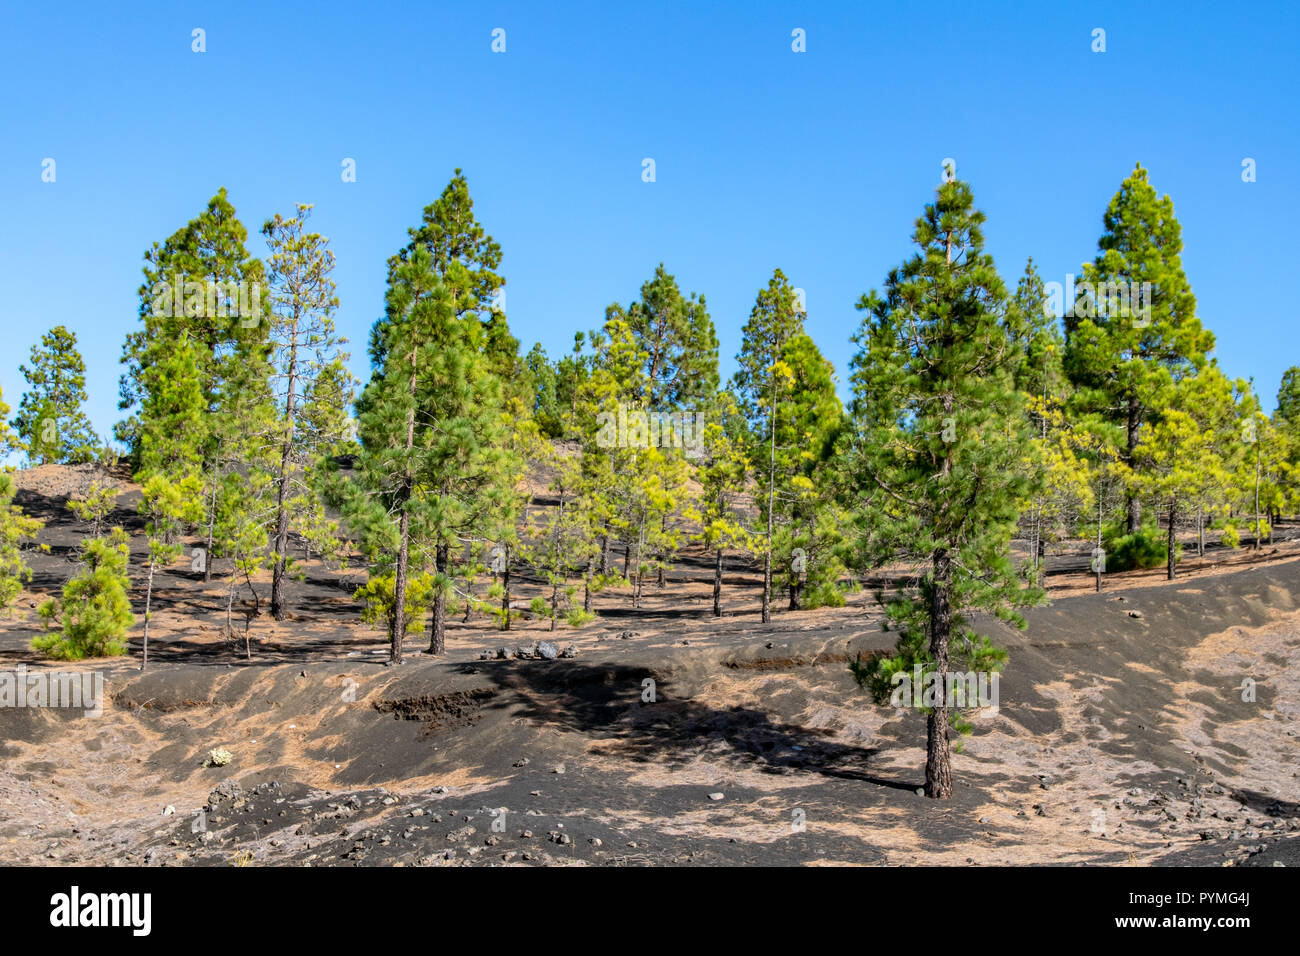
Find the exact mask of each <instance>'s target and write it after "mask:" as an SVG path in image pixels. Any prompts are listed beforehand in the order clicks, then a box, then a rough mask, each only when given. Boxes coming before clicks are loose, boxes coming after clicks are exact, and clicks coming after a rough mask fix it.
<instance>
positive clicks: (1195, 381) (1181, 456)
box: [1130, 365, 1244, 581]
mask: <svg viewBox="0 0 1300 956" xmlns="http://www.w3.org/2000/svg"><path fill="white" fill-rule="evenodd" d="M1242 385H1244V383H1241V384H1240V385H1239V386H1238V387H1241V386H1242ZM1167 394H1168V396H1169V405H1168V406H1166V407H1165V408H1164V409H1162V410H1161V412H1160V416H1159V418H1158V419H1157V420H1156V421H1154V422H1149V423H1148V424H1147V425H1146V426H1145V427H1144V428H1143V429H1142V432H1141V437H1140V438H1139V440H1138V444H1137V446H1136V448H1135V449H1134V461H1135V464H1136V466H1137V467H1135V468H1134V470H1133V472H1132V474H1131V476H1130V481H1131V482H1132V483H1133V484H1134V485H1135V486H1136V487H1135V490H1136V491H1138V493H1140V494H1143V495H1146V496H1149V497H1150V498H1151V499H1152V500H1154V501H1155V502H1156V503H1157V506H1158V507H1164V508H1165V509H1167V511H1168V515H1169V527H1168V539H1167V557H1166V575H1167V577H1168V579H1169V580H1170V581H1172V580H1174V577H1175V576H1176V573H1177V572H1176V567H1177V563H1178V541H1177V528H1178V520H1179V518H1180V517H1186V513H1187V512H1188V511H1190V510H1191V509H1192V508H1194V507H1195V506H1196V505H1197V504H1198V503H1201V502H1204V501H1205V500H1206V497H1207V495H1208V493H1209V492H1210V491H1211V490H1212V489H1215V488H1222V487H1224V486H1226V485H1227V483H1228V467H1229V463H1227V462H1225V460H1224V458H1223V456H1222V454H1221V452H1220V447H1219V443H1218V439H1219V438H1221V436H1224V435H1225V434H1228V435H1231V434H1232V432H1233V431H1234V426H1235V425H1236V422H1237V405H1236V402H1235V401H1234V396H1233V384H1232V383H1231V382H1229V381H1228V379H1226V378H1225V377H1224V376H1223V374H1222V373H1221V372H1220V371H1219V370H1218V368H1217V367H1216V366H1214V365H1209V366H1207V367H1206V368H1205V369H1203V370H1202V371H1201V372H1199V373H1198V374H1196V375H1193V376H1189V377H1187V378H1184V379H1181V380H1180V381H1179V382H1178V383H1177V384H1175V385H1174V386H1173V387H1172V388H1171V389H1170V390H1169V391H1168V393H1167Z"/></svg>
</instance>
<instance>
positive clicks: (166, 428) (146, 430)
mask: <svg viewBox="0 0 1300 956" xmlns="http://www.w3.org/2000/svg"><path fill="white" fill-rule="evenodd" d="M140 381H141V383H142V385H143V390H142V393H141V407H140V415H139V418H138V420H137V428H136V433H135V434H136V449H137V454H136V460H137V462H138V464H139V472H140V473H141V474H146V475H147V474H158V473H162V474H192V473H197V472H198V471H199V469H200V468H201V467H202V463H203V461H202V454H203V446H202V444H200V443H197V442H196V441H195V436H204V435H207V434H208V422H207V416H208V405H207V400H206V399H205V398H204V395H203V389H202V387H201V386H200V384H199V370H198V360H197V357H196V355H195V350H194V346H193V343H192V342H191V341H190V337H189V333H188V332H182V333H181V335H180V337H179V338H178V339H177V340H176V342H175V343H174V345H173V347H172V348H171V349H169V350H167V351H166V352H163V353H162V354H161V355H159V356H158V360H157V361H156V362H153V363H151V364H150V365H149V366H148V367H147V368H145V369H144V370H143V371H142V372H141V375H140ZM200 493H201V490H200Z"/></svg>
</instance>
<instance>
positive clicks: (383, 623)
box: [352, 572, 433, 641]
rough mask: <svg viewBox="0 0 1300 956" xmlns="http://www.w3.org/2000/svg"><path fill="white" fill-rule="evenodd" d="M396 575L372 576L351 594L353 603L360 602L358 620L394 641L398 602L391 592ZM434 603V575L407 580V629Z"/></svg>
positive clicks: (418, 575) (422, 575)
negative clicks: (384, 632) (379, 629)
mask: <svg viewBox="0 0 1300 956" xmlns="http://www.w3.org/2000/svg"><path fill="white" fill-rule="evenodd" d="M396 580H397V576H396V575H395V574H393V573H391V572H390V573H387V574H378V575H371V577H370V580H369V581H367V582H366V583H365V584H364V585H363V586H362V587H359V588H357V590H356V591H355V592H354V593H353V595H352V599H353V600H354V601H361V602H363V603H364V607H363V608H362V610H361V619H362V620H363V621H365V622H366V623H367V624H369V625H371V626H372V627H377V628H381V629H383V630H384V631H386V632H387V634H388V639H389V640H390V641H391V640H392V639H393V629H394V626H395V624H396V618H397V613H396V609H397V602H396V600H395V596H394V589H395V584H396ZM432 600H433V575H432V574H415V575H412V576H411V577H409V578H407V579H406V601H405V604H404V607H405V609H406V613H405V615H404V617H405V619H406V626H407V627H408V628H409V627H410V626H411V625H412V624H415V623H417V622H418V621H420V620H421V619H422V618H423V617H424V615H425V614H426V613H428V610H429V604H430V602H431V601H432Z"/></svg>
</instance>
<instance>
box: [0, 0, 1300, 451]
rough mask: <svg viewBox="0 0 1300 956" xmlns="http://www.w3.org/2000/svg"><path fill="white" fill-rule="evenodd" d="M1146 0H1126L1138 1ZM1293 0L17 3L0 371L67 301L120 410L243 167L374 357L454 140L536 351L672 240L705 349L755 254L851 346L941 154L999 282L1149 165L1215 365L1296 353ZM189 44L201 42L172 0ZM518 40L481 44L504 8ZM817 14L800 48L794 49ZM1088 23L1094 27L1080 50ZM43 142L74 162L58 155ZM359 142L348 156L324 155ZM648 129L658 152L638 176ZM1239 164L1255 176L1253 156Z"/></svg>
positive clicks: (1049, 264)
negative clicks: (170, 295) (182, 239)
mask: <svg viewBox="0 0 1300 956" xmlns="http://www.w3.org/2000/svg"><path fill="white" fill-rule="evenodd" d="M1130 7H1132V9H1129V8H1130ZM1298 9H1300V5H1297V4H1294V3H1253V4H1249V5H1246V6H1240V7H1231V8H1229V7H1224V6H1223V5H1209V4H1197V3H1186V2H1178V3H1142V4H1100V3H1088V4H1083V3H1070V4H1065V3H1047V4H1041V5H1030V4H1024V5H1020V4H1016V5H1012V4H995V3H981V4H938V3H923V4H899V3H888V4H885V3H873V4H866V3H858V2H853V3H848V2H845V3H814V4H791V3H755V2H734V3H712V4H703V3H701V4H696V5H688V4H670V3H653V4H616V3H608V4H597V3H590V4H577V3H565V2H558V0H557V2H552V3H544V4H543V3H519V4H501V3H495V4H492V3H488V4H479V3H443V4H438V5H436V6H435V5H432V4H418V5H417V4H410V5H396V4H385V3H374V2H356V0H350V2H346V3H332V2H319V3H312V4H300V5H292V4H273V3H232V2H225V3H219V4H218V3H185V4H179V3H157V4H154V3H128V4H103V3H94V4H90V3H70V4H57V5H51V4H35V3H23V4H17V3H14V4H9V5H7V8H6V9H5V11H4V29H3V32H2V33H0V79H2V80H3V84H2V89H3V92H0V130H3V133H2V134H0V210H2V211H3V217H4V229H3V232H2V233H0V330H2V331H3V335H2V336H0V340H2V341H3V351H2V353H0V354H2V355H3V360H2V361H0V388H3V392H4V398H5V400H6V401H7V402H8V403H9V404H10V405H11V406H14V407H15V408H16V407H17V404H18V399H19V396H20V394H21V393H22V390H23V382H22V379H21V377H20V376H19V374H18V370H17V369H18V365H19V363H20V362H23V361H26V358H27V353H28V350H29V348H30V347H31V346H32V344H34V343H35V342H36V341H37V340H38V339H39V337H40V335H41V333H42V332H43V331H44V330H46V329H48V328H50V327H51V326H54V325H58V324H64V325H66V326H68V327H69V328H70V329H72V330H73V331H74V332H75V333H76V334H77V337H78V339H79V342H80V346H81V350H82V354H83V355H84V356H85V359H86V365H87V385H88V389H89V392H90V400H89V409H88V410H89V413H90V415H91V418H92V421H93V422H94V424H95V426H96V427H97V428H98V429H100V430H101V431H103V432H107V431H108V430H109V428H110V427H111V424H112V423H113V422H114V421H115V420H116V419H117V418H118V417H120V416H119V413H118V412H117V409H116V401H117V379H118V375H119V374H120V370H121V369H120V366H119V364H118V358H119V356H120V354H121V346H122V341H123V338H124V336H125V335H126V333H127V332H128V331H130V330H131V329H133V328H135V326H136V289H137V287H138V285H139V283H140V275H141V274H140V267H141V264H142V261H141V256H142V254H143V253H144V251H145V249H146V248H148V246H149V245H150V243H152V242H154V241H161V240H163V239H164V238H165V237H166V236H168V235H170V234H171V233H172V232H173V231H174V230H176V229H177V228H179V227H180V226H182V225H183V224H184V223H185V222H187V221H188V220H189V219H191V218H193V217H194V216H195V215H197V214H198V213H199V212H200V211H201V210H202V209H203V208H204V206H205V204H206V203H207V200H208V198H209V197H210V196H211V195H212V194H213V193H214V192H216V190H217V189H218V188H219V187H220V186H225V187H227V189H228V190H229V196H230V199H231V201H232V202H233V203H234V204H235V207H236V209H237V210H238V212H239V215H240V217H241V219H243V221H244V223H245V225H247V226H248V228H249V232H250V234H252V235H251V242H250V249H251V251H252V252H253V253H254V254H257V255H260V254H262V252H263V246H262V243H261V238H260V236H259V235H258V234H257V233H258V230H259V229H260V226H261V224H262V222H263V221H264V220H265V219H266V218H267V217H268V216H270V215H271V214H273V213H275V212H277V211H279V212H284V213H289V212H290V211H291V210H292V208H293V204H294V203H295V202H312V203H315V204H316V212H315V217H314V224H315V227H316V228H317V229H318V230H319V231H321V232H323V233H324V234H325V235H327V236H329V237H330V238H331V240H332V246H333V249H334V251H335V253H336V254H337V256H338V268H337V271H336V279H337V282H338V286H339V294H340V296H341V298H342V309H341V311H340V314H339V324H340V327H341V329H342V331H343V332H344V334H346V335H347V336H348V337H349V338H350V339H351V340H352V352H353V359H352V366H353V370H354V372H356V374H357V375H358V377H360V378H362V379H363V380H364V379H365V378H366V377H367V376H368V371H369V370H368V362H367V359H366V355H365V342H366V333H367V330H368V329H369V327H370V325H371V323H372V322H373V320H374V319H375V317H376V316H377V315H379V314H380V311H381V306H382V301H383V280H384V262H385V260H386V258H387V257H388V256H389V255H390V254H392V253H393V252H394V251H395V250H396V249H397V248H399V247H400V246H401V245H402V244H403V243H404V242H405V241H406V238H407V237H406V229H407V227H408V226H411V225H414V224H415V223H416V222H417V221H418V219H419V215H420V211H421V209H422V208H423V207H424V205H426V204H427V203H429V202H430V201H432V200H433V199H434V198H435V197H436V196H437V195H438V194H439V193H440V192H441V190H442V188H443V187H444V186H445V184H446V182H447V180H448V179H449V178H450V176H451V175H452V171H453V169H454V168H455V167H457V166H460V167H463V168H464V170H465V173H466V175H467V176H468V178H469V183H470V189H471V194H472V195H473V197H474V200H475V203H476V206H475V208H476V212H477V214H478V216H479V219H480V221H481V222H482V223H483V224H484V225H485V226H486V228H487V229H488V231H489V232H490V233H491V234H492V235H493V236H494V237H495V238H496V239H497V240H498V241H499V242H500V243H501V246H502V248H503V251H504V260H503V263H502V271H503V273H504V274H505V276H506V278H507V282H508V285H507V312H508V317H509V320H510V325H511V328H512V330H513V331H514V333H515V335H516V336H518V337H519V339H520V340H521V342H522V343H523V347H524V348H525V349H526V348H527V347H528V346H530V345H531V344H532V343H533V342H534V341H541V342H542V344H543V345H544V346H545V347H546V349H547V351H548V352H549V353H550V354H551V355H552V356H555V355H557V354H559V353H561V352H563V351H564V350H566V349H567V348H568V347H569V346H570V344H571V342H572V337H573V332H574V331H575V330H577V329H584V330H585V329H590V328H592V327H594V326H596V325H597V324H598V323H599V322H600V321H601V318H602V315H603V311H604V308H605V306H606V305H607V304H609V303H610V302H612V301H616V300H617V301H620V302H623V303H627V302H628V301H630V300H631V299H633V298H634V297H635V295H636V293H637V290H638V288H639V286H640V284H641V282H642V281H644V280H645V279H646V278H648V277H649V276H650V275H651V274H652V273H653V270H654V267H655V265H656V264H657V263H658V262H660V261H661V260H662V261H663V262H664V263H665V264H666V265H667V267H668V269H669V271H670V272H672V273H674V274H675V275H676V276H677V278H678V280H679V282H680V283H681V285H682V287H683V289H684V290H686V291H696V292H700V293H703V294H704V295H705V296H706V297H707V299H708V303H709V311H710V313H711V314H712V316H713V318H714V321H715V322H716V324H717V327H718V335H719V338H720V340H721V345H722V349H721V351H722V357H723V373H724V375H727V374H729V373H730V372H731V370H732V369H733V368H734V361H733V356H734V354H735V352H736V350H737V348H738V346H739V344H740V329H741V326H742V325H743V323H744V321H745V319H746V317H747V316H748V313H749V310H750V307H751V305H752V304H753V300H754V296H755V293H756V292H757V290H758V289H759V288H760V287H761V286H762V285H764V284H765V283H766V281H767V279H768V278H769V276H770V275H771V272H772V269H773V268H774V267H778V266H779V267H780V268H781V269H782V270H783V271H784V272H785V273H786V274H787V275H788V276H789V277H790V278H791V280H792V282H793V283H794V284H795V285H797V286H800V287H802V288H804V289H805V290H806V292H807V304H808V310H809V330H810V332H811V334H812V335H813V337H814V338H815V339H816V341H817V342H818V344H819V345H820V347H821V348H822V350H823V351H824V352H825V354H826V355H827V356H828V357H829V358H830V359H831V360H832V361H834V363H835V365H836V367H837V369H838V370H839V372H840V376H841V382H842V384H843V380H844V378H845V372H846V369H847V361H848V358H849V356H850V354H851V348H852V346H851V345H850V343H849V341H848V339H849V336H850V335H851V334H852V332H853V331H854V329H855V328H856V326H857V323H858V315H857V313H856V311H855V310H854V308H853V306H854V302H855V301H856V300H857V298H858V296H859V295H860V294H861V293H862V292H864V291H866V290H867V289H869V288H872V287H874V286H879V285H880V283H881V282H882V280H883V278H884V275H885V273H886V271H887V270H888V269H889V268H891V267H892V266H894V265H896V264H897V263H899V262H900V261H901V260H902V259H903V258H904V257H905V256H907V255H908V254H909V253H910V244H909V236H910V233H911V229H912V223H913V221H914V220H915V218H916V217H917V215H918V214H919V213H920V211H921V208H922V206H923V205H924V203H926V202H927V201H929V200H930V199H931V198H932V195H933V189H934V186H935V185H936V184H937V182H938V181H939V178H940V163H941V161H942V160H943V159H944V158H945V157H953V158H954V159H956V161H957V172H958V175H959V176H960V177H961V178H963V179H966V180H968V181H970V183H971V185H972V187H973V189H974V191H975V197H976V200H977V202H978V204H979V205H980V206H981V207H982V208H983V209H984V211H985V212H986V213H987V215H988V225H987V229H986V235H987V238H988V245H989V248H990V251H991V252H992V253H993V255H994V256H995V258H996V261H997V262H998V265H999V267H1000V268H1001V270H1002V272H1003V275H1004V277H1006V278H1007V279H1008V281H1009V282H1011V283H1014V281H1015V279H1016V277H1017V276H1018V275H1019V273H1020V271H1021V270H1022V268H1023V266H1024V262H1025V259H1026V257H1027V256H1029V255H1033V257H1034V259H1035V261H1036V262H1037V263H1038V264H1039V266H1040V269H1041V272H1042V275H1043V278H1044V279H1045V280H1055V281H1062V282H1063V281H1064V278H1065V274H1066V273H1067V272H1076V273H1077V272H1078V271H1079V266H1080V264H1081V263H1082V262H1084V261H1085V260H1089V259H1091V258H1092V256H1093V255H1094V253H1095V248H1096V241H1097V237H1098V235H1099V234H1100V231H1101V216H1102V212H1103V210H1104V209H1105V206H1106V203H1107V201H1108V200H1109V199H1110V197H1111V195H1112V194H1113V193H1114V192H1115V190H1116V189H1117V187H1118V186H1119V184H1120V182H1121V180H1123V178H1124V177H1125V176H1126V175H1127V174H1128V173H1129V172H1130V171H1131V170H1132V168H1133V165H1134V163H1135V162H1141V163H1142V165H1143V166H1145V167H1147V168H1148V169H1149V170H1150V174H1151V180H1152V182H1153V183H1154V185H1155V186H1156V188H1157V189H1158V190H1160V191H1161V193H1168V194H1170V195H1171V196H1172V197H1173V200H1174V204H1175V208H1176V211H1177V214H1178V217H1179V219H1180V220H1181V222H1182V226H1183V239H1184V242H1185V250H1184V254H1183V264H1184V267H1185V269H1186V271H1187V274H1188V277H1189V278H1190V280H1191V283H1192V288H1193V290H1194V291H1195V293H1196V296H1197V299H1198V303H1199V311H1200V315H1201V318H1202V320H1203V321H1204V322H1205V323H1206V324H1207V325H1208V326H1209V327H1210V328H1211V329H1213V331H1214V332H1215V333H1216V335H1217V337H1218V349H1217V353H1216V354H1217V356H1218V359H1219V362H1220V364H1221V365H1222V366H1223V367H1224V369H1225V371H1227V372H1228V373H1229V374H1231V375H1241V376H1253V377H1254V379H1255V383H1256V386H1257V388H1258V389H1259V391H1260V392H1261V393H1262V394H1263V396H1264V397H1265V401H1266V405H1267V407H1268V408H1272V406H1273V398H1274V396H1275V394H1276V391H1277V386H1278V383H1279V380H1280V378H1281V374H1282V372H1283V370H1284V369H1285V368H1286V367H1287V366H1289V365H1291V364H1300V348H1297V344H1298V343H1300V335H1298V334H1297V331H1296V328H1297V323H1298V322H1300V317H1298V316H1297V314H1296V309H1295V306H1294V304H1293V303H1292V302H1291V300H1290V299H1289V298H1288V293H1287V291H1286V290H1287V289H1288V288H1289V287H1290V286H1291V285H1293V284H1294V281H1295V277H1296V275H1297V272H1298V270H1297V268H1296V263H1295V251H1294V246H1295V241H1294V237H1293V235H1292V233H1293V232H1294V229H1295V222H1296V218H1297V212H1300V208H1298V207H1300V176H1298V175H1297V173H1298V172H1300V171H1298V170H1297V161H1298V159H1300V135H1298V134H1297V128H1298V126H1300V123H1298V122H1297V118H1296V108H1297V107H1296V99H1297V85H1298V84H1297V77H1298V76H1300V69H1298V67H1300V63H1298V62H1297V61H1298V60H1300V29H1298V28H1297V27H1298V21H1300V15H1298V14H1297V10H1298ZM195 27H201V28H203V29H205V30H206V34H207V37H206V38H207V52H206V53H202V54H198V53H194V52H191V30H192V29H193V28H195ZM497 27H500V28H503V29H504V30H505V31H506V52H505V53H504V54H494V53H493V52H492V51H491V32H492V30H493V29H494V28H497ZM796 27H798V28H802V29H804V30H805V31H806V35H807V52H806V53H794V52H792V51H791V31H792V30H793V29H795V28H796ZM1096 27H1101V28H1103V29H1105V30H1106V45H1107V49H1106V52H1105V53H1093V52H1092V51H1091V49H1090V47H1091V43H1092V39H1091V32H1092V30H1093V29H1094V28H1096ZM46 157H52V158H54V159H55V160H56V163H57V167H56V168H57V181H56V182H55V183H52V184H51V183H43V182H42V181H41V163H42V160H43V159H44V158H46ZM344 157H351V158H354V159H355V160H356V162H357V182H355V183H343V182H342V181H341V178H340V163H341V162H342V160H343V159H344ZM645 157H652V158H653V159H654V160H655V161H656V165H657V181H656V182H654V183H645V182H642V180H641V161H642V159H643V158H645ZM1245 157H1252V158H1254V159H1255V160H1256V162H1257V168H1258V181H1257V182H1254V183H1249V184H1248V183H1243V182H1242V181H1241V161H1242V159H1243V158H1245Z"/></svg>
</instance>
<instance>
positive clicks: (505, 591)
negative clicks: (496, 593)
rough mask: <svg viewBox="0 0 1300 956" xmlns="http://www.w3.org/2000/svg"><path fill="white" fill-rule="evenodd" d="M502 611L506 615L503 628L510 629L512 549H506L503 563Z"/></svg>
mask: <svg viewBox="0 0 1300 956" xmlns="http://www.w3.org/2000/svg"><path fill="white" fill-rule="evenodd" d="M501 611H502V613H503V614H504V616H505V624H504V625H503V627H502V630H504V631H508V630H510V549H509V548H506V549H505V561H504V562H503V563H502V565H501Z"/></svg>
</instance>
